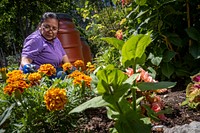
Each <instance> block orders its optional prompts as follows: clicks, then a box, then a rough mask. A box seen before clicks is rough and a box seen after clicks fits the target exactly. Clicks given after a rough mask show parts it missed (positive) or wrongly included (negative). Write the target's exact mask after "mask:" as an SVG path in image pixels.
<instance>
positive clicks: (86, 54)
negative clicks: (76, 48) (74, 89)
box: [81, 37, 92, 65]
mask: <svg viewBox="0 0 200 133" xmlns="http://www.w3.org/2000/svg"><path fill="white" fill-rule="evenodd" d="M81 45H82V53H83V58H84V63H85V65H86V64H87V62H92V53H91V50H90V46H89V45H88V43H87V42H86V40H85V38H83V37H81Z"/></svg>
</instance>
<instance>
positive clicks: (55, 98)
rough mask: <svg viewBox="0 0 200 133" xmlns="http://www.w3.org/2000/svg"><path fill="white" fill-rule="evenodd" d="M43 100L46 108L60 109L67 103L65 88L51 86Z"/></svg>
mask: <svg viewBox="0 0 200 133" xmlns="http://www.w3.org/2000/svg"><path fill="white" fill-rule="evenodd" d="M44 102H45V103H46V107H47V109H48V110H50V111H51V110H61V109H64V106H65V104H66V103H67V96H66V90H65V89H60V88H52V89H50V90H48V91H47V92H46V93H45V95H44Z"/></svg>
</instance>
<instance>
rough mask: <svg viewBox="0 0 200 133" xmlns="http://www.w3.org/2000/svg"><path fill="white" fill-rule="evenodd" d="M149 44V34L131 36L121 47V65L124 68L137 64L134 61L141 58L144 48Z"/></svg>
mask: <svg viewBox="0 0 200 133" xmlns="http://www.w3.org/2000/svg"><path fill="white" fill-rule="evenodd" d="M150 43H151V38H150V34H148V35H144V34H138V35H133V36H131V37H130V38H129V39H128V40H127V41H126V42H125V44H124V45H123V47H122V63H123V65H124V66H125V67H128V66H130V65H133V63H135V64H137V62H136V59H137V58H141V57H142V56H143V54H144V52H145V49H146V47H147V46H148V45H149V44H150Z"/></svg>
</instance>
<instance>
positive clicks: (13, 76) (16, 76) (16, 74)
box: [6, 70, 26, 83]
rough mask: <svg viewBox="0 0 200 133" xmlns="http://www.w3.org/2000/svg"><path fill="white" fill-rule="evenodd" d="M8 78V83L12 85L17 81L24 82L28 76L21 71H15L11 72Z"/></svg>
mask: <svg viewBox="0 0 200 133" xmlns="http://www.w3.org/2000/svg"><path fill="white" fill-rule="evenodd" d="M6 76H7V80H6V82H7V83H12V82H14V81H17V80H23V79H24V78H25V77H26V75H25V74H23V72H22V71H21V70H13V71H11V72H8V73H7V74H6Z"/></svg>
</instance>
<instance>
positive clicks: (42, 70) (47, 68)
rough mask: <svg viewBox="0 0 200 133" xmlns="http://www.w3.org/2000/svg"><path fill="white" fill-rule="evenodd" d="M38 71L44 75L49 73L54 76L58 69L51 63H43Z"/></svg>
mask: <svg viewBox="0 0 200 133" xmlns="http://www.w3.org/2000/svg"><path fill="white" fill-rule="evenodd" d="M38 72H40V73H42V74H44V75H47V76H52V75H54V74H55V73H56V69H55V68H54V66H53V65H51V64H43V65H41V66H40V68H39V69H38Z"/></svg>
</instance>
